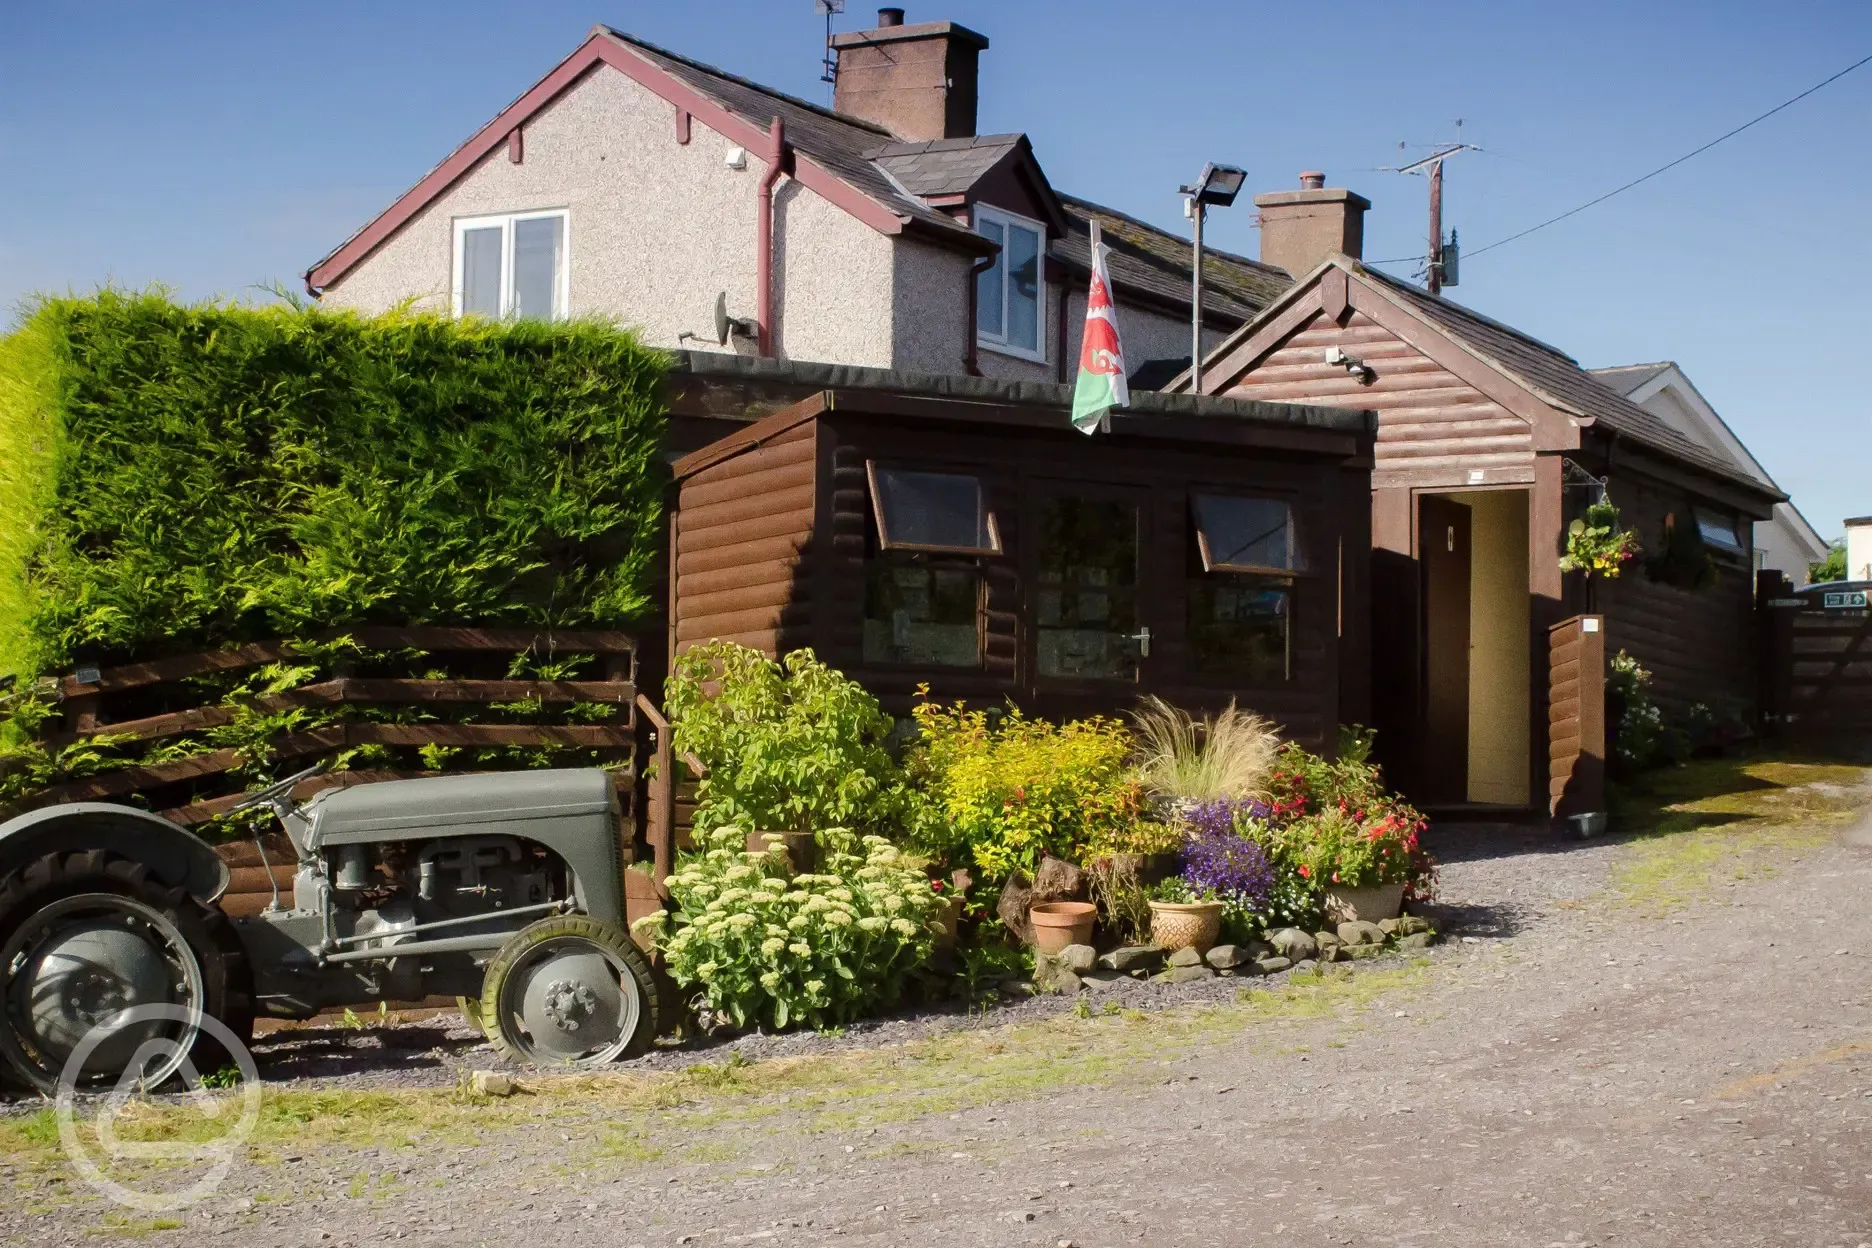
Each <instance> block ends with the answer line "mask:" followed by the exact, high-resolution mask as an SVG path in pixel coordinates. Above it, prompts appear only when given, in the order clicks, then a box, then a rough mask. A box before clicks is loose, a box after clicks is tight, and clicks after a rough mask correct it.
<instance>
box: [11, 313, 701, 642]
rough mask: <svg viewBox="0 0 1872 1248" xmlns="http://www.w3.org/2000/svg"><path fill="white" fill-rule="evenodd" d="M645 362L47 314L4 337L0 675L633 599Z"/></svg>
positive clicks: (647, 507) (569, 335)
mask: <svg viewBox="0 0 1872 1248" xmlns="http://www.w3.org/2000/svg"><path fill="white" fill-rule="evenodd" d="M664 367H665V357H663V356H662V355H661V354H660V353H658V352H655V351H652V350H650V349H648V348H646V347H644V346H642V345H641V344H639V343H638V342H637V340H636V339H635V338H634V337H632V336H631V335H630V334H628V333H625V332H622V331H620V330H617V329H615V328H612V327H610V326H607V325H603V324H599V323H588V322H574V323H559V324H542V323H537V322H520V323H514V324H498V323H488V322H482V321H474V320H463V321H457V320H451V319H447V318H443V317H436V316H419V315H407V314H398V315H391V316H385V317H378V318H366V317H360V316H357V315H353V314H350V313H344V312H328V311H323V310H319V309H301V308H293V307H285V306H280V307H268V308H249V307H237V306H229V305H225V304H199V305H194V306H182V305H178V304H176V303H173V302H171V301H169V300H167V299H165V298H163V297H161V296H160V295H156V294H127V293H121V292H114V291H106V292H103V293H100V294H98V295H96V296H94V297H91V298H84V299H78V298H46V299H43V300H41V301H39V302H38V303H37V304H36V305H34V306H32V307H31V308H29V309H28V311H27V313H26V315H25V318H24V320H23V321H22V323H21V325H20V327H19V328H18V329H17V330H16V331H15V332H13V333H12V334H10V335H9V336H8V337H6V338H4V339H0V672H4V671H14V672H18V673H22V674H38V673H44V672H49V671H53V670H57V669H60V668H63V667H67V666H69V665H70V664H71V663H72V662H73V660H75V659H77V658H80V657H83V658H87V659H97V660H100V661H105V662H110V661H116V660H121V659H125V658H142V657H147V656H149V655H151V654H159V653H172V652H178V651H187V650H191V649H199V648H202V647H204V646H212V645H216V644H221V643H225V642H233V641H239V640H243V639H248V638H254V637H265V636H280V635H303V634H306V633H309V632H311V631H314V630H317V629H321V628H324V627H328V626H332V625H341V624H351V623H367V622H370V623H395V624H466V623H490V624H491V623H503V622H504V623H514V624H531V625H553V626H560V627H570V626H596V627H605V626H617V625H624V624H628V623H629V622H630V621H631V620H632V619H633V617H635V616H638V615H639V614H641V613H642V612H643V611H644V609H645V608H646V607H648V606H649V605H650V594H649V590H650V586H651V583H652V581H653V579H654V575H655V567H656V560H657V556H658V553H659V551H660V549H661V539H660V537H659V535H658V530H659V528H660V522H661V502H662V497H663V484H664V479H665V474H664V471H663V469H662V467H661V465H660V463H659V459H658V452H659V449H660V447H661V444H662V435H663V429H664V411H663V408H662V406H661V402H660V399H659V393H658V392H659V385H658V382H659V379H660V377H661V375H662V372H663V369H664Z"/></svg>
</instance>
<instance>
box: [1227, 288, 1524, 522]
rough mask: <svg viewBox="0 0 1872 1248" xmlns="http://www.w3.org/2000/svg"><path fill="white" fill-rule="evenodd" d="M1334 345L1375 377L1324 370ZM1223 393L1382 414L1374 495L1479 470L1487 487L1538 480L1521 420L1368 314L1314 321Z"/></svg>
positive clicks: (1450, 479)
mask: <svg viewBox="0 0 1872 1248" xmlns="http://www.w3.org/2000/svg"><path fill="white" fill-rule="evenodd" d="M1329 347H1338V348H1340V349H1341V350H1343V351H1344V352H1345V353H1346V354H1347V355H1351V356H1354V357H1356V358H1358V359H1360V360H1363V361H1364V362H1365V363H1367V364H1369V365H1370V366H1371V367H1372V368H1373V370H1375V371H1376V373H1377V378H1376V379H1375V380H1374V381H1373V382H1372V383H1371V384H1370V385H1364V384H1361V383H1360V382H1359V380H1358V379H1357V378H1356V377H1353V376H1352V375H1351V374H1350V373H1348V372H1346V371H1345V369H1344V368H1341V367H1339V366H1337V365H1333V364H1328V363H1326V362H1325V354H1326V350H1327V348H1329ZM1223 393H1224V394H1225V395H1226V396H1227V397H1229V398H1233V399H1264V400H1267V401H1270V402H1281V403H1314V404H1322V405H1328V406H1335V407H1354V408H1367V409H1371V410H1374V411H1376V412H1377V413H1378V447H1377V453H1376V465H1375V467H1374V468H1373V471H1372V484H1373V486H1374V487H1377V488H1382V487H1384V486H1387V485H1393V484H1414V483H1417V482H1419V481H1420V480H1422V479H1423V477H1424V475H1425V474H1426V473H1434V474H1437V475H1438V476H1439V477H1440V478H1441V479H1440V480H1439V482H1438V483H1439V484H1452V485H1453V484H1459V483H1461V482H1463V481H1464V480H1465V479H1466V478H1467V475H1468V474H1469V473H1470V472H1472V471H1474V470H1476V469H1481V470H1482V471H1484V472H1485V473H1486V474H1487V480H1488V483H1489V484H1499V483H1503V482H1520V481H1531V480H1533V474H1532V471H1531V468H1530V464H1531V461H1532V456H1533V453H1534V448H1533V438H1532V434H1531V431H1530V429H1529V427H1528V423H1527V422H1526V421H1525V420H1523V419H1521V418H1520V417H1519V416H1517V415H1515V414H1514V413H1513V412H1510V411H1509V410H1508V409H1507V408H1505V407H1503V406H1501V405H1500V404H1499V403H1496V402H1495V401H1493V400H1492V399H1489V398H1488V397H1487V396H1485V395H1483V394H1482V393H1481V392H1480V391H1478V390H1476V389H1475V388H1474V387H1473V386H1471V385H1469V384H1468V383H1467V382H1465V381H1463V380H1462V379H1461V378H1459V377H1457V376H1455V375H1454V374H1453V373H1451V372H1449V370H1447V369H1445V368H1444V367H1443V366H1442V365H1440V364H1438V363H1437V362H1436V361H1435V360H1432V359H1431V358H1430V357H1429V356H1427V355H1425V354H1423V353H1422V352H1421V351H1419V350H1417V348H1415V347H1413V346H1411V345H1410V344H1409V343H1407V342H1405V341H1404V340H1402V339H1401V338H1399V337H1398V336H1397V335H1395V334H1393V333H1392V332H1391V331H1390V330H1388V329H1386V328H1385V327H1384V326H1382V325H1380V324H1378V323H1377V322H1376V321H1374V320H1372V319H1371V318H1370V317H1368V316H1366V315H1365V314H1364V313H1363V312H1356V311H1354V312H1351V313H1349V314H1348V316H1347V320H1346V323H1345V324H1344V325H1343V326H1342V325H1340V324H1338V323H1337V322H1335V321H1333V320H1331V319H1330V318H1328V317H1327V316H1326V314H1325V313H1324V312H1320V313H1317V314H1315V315H1314V316H1313V317H1311V318H1310V319H1309V320H1307V321H1306V322H1305V323H1304V324H1303V325H1301V326H1300V327H1299V328H1298V329H1297V330H1296V331H1295V332H1294V333H1292V334H1291V335H1290V336H1288V338H1287V339H1286V340H1285V341H1283V342H1282V343H1281V344H1280V345H1279V346H1277V347H1275V348H1274V349H1273V350H1272V351H1270V352H1269V353H1268V354H1267V355H1266V356H1265V357H1264V358H1263V359H1262V360H1261V362H1260V363H1258V364H1256V365H1255V367H1254V368H1253V369H1252V370H1251V371H1249V372H1248V373H1246V374H1245V375H1243V377H1242V378H1241V380H1240V381H1238V382H1237V383H1236V384H1235V385H1234V386H1232V387H1231V388H1229V389H1228V390H1226V391H1224V392H1223Z"/></svg>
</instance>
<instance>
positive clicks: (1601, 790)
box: [1547, 615, 1606, 818]
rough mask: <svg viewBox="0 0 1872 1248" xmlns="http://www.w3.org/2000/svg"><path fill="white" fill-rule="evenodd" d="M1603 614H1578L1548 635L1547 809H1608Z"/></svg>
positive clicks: (1559, 814) (1564, 812)
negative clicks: (1606, 793)
mask: <svg viewBox="0 0 1872 1248" xmlns="http://www.w3.org/2000/svg"><path fill="white" fill-rule="evenodd" d="M1605 672H1606V658H1605V617H1603V616H1598V615H1576V616H1573V617H1572V618H1571V619H1566V620H1562V621H1561V622H1560V623H1558V624H1556V625H1554V626H1553V628H1552V629H1550V630H1549V631H1548V634H1547V809H1548V813H1549V814H1551V815H1553V816H1554V817H1555V818H1565V817H1567V816H1569V815H1583V814H1592V813H1595V812H1598V811H1603V810H1604V809H1605V808H1606V800H1605V772H1606V757H1605V752H1606V722H1605Z"/></svg>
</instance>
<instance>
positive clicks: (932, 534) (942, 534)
mask: <svg viewBox="0 0 1872 1248" xmlns="http://www.w3.org/2000/svg"><path fill="white" fill-rule="evenodd" d="M875 472H876V476H877V493H878V496H877V500H876V501H877V507H878V519H879V521H880V526H879V527H880V530H881V532H882V534H883V537H884V539H885V541H886V542H887V543H888V544H889V545H891V546H944V547H949V548H951V549H956V550H979V551H983V552H986V553H989V554H992V553H994V551H995V540H994V531H993V528H992V527H991V526H990V524H989V521H988V508H987V505H986V504H985V502H984V500H983V498H982V488H981V481H980V480H979V479H977V478H975V477H971V476H966V475H964V474H962V473H957V472H905V471H903V470H902V469H898V468H879V469H876V470H875Z"/></svg>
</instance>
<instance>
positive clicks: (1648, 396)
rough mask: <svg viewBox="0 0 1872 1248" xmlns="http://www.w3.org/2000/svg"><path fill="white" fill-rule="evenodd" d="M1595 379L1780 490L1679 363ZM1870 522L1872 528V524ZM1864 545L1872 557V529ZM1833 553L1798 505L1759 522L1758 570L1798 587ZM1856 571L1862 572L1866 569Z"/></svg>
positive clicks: (1618, 370) (1779, 506)
mask: <svg viewBox="0 0 1872 1248" xmlns="http://www.w3.org/2000/svg"><path fill="white" fill-rule="evenodd" d="M1593 375H1594V376H1595V377H1597V378H1599V380H1600V381H1603V382H1604V383H1605V384H1606V385H1608V386H1610V387H1612V388H1613V389H1614V390H1616V391H1618V392H1619V393H1620V394H1622V395H1624V396H1625V397H1626V398H1628V399H1630V400H1631V401H1632V402H1634V403H1636V404H1637V405H1638V406H1639V407H1642V408H1644V409H1645V410H1646V411H1648V412H1650V413H1652V414H1653V415H1655V416H1658V417H1661V418H1662V419H1664V420H1665V421H1668V422H1669V423H1670V425H1671V427H1672V428H1674V429H1676V430H1677V431H1678V432H1679V433H1681V434H1683V435H1684V436H1685V437H1689V438H1694V439H1696V441H1697V442H1698V443H1700V444H1701V445H1703V446H1706V447H1709V448H1710V449H1711V450H1718V451H1721V452H1722V453H1723V454H1725V455H1727V456H1729V458H1731V459H1732V460H1734V461H1735V463H1736V466H1737V467H1739V468H1741V469H1742V470H1743V471H1744V472H1746V473H1748V475H1750V476H1752V477H1755V478H1757V479H1758V480H1760V481H1762V482H1764V483H1766V484H1768V485H1774V478H1773V477H1770V476H1769V475H1768V471H1767V469H1765V468H1763V467H1762V466H1761V462H1760V461H1759V460H1757V459H1756V458H1755V456H1753V455H1752V454H1750V453H1749V449H1748V447H1746V446H1744V445H1743V444H1742V439H1740V438H1738V437H1736V435H1735V431H1734V430H1732V429H1730V428H1729V426H1728V424H1726V423H1725V422H1724V421H1723V418H1722V417H1721V416H1718V415H1717V414H1716V409H1715V408H1713V407H1711V406H1710V404H1709V400H1708V399H1705V398H1704V397H1703V396H1702V395H1701V394H1700V393H1698V391H1697V388H1696V387H1695V386H1693V385H1691V384H1690V379H1689V378H1688V377H1686V376H1684V371H1683V369H1681V368H1679V367H1678V366H1677V365H1676V364H1674V363H1672V362H1671V361H1669V360H1664V361H1661V362H1659V363H1656V364H1622V365H1619V366H1617V367H1615V368H1596V369H1594V370H1593ZM1777 488H1779V487H1777ZM1856 523H1861V522H1859V521H1852V520H1849V521H1847V524H1848V526H1851V525H1853V524H1856ZM1864 523H1866V524H1868V525H1872V520H1868V521H1866V522H1864ZM1850 531H1851V530H1850V527H1849V529H1848V532H1850ZM1861 540H1862V542H1863V543H1864V545H1865V546H1866V547H1867V551H1866V556H1867V558H1872V528H1868V529H1867V530H1866V532H1865V536H1864V537H1863V538H1862V539H1861ZM1827 550H1828V545H1827V543H1826V541H1825V540H1824V539H1823V538H1821V536H1820V534H1819V533H1817V532H1815V531H1814V527H1813V525H1811V524H1808V523H1807V518H1806V517H1805V516H1803V515H1801V513H1800V511H1799V509H1798V508H1796V507H1795V506H1794V504H1793V502H1792V501H1789V502H1785V503H1776V504H1775V509H1774V518H1773V519H1772V520H1759V521H1757V522H1756V523H1755V566H1756V567H1757V568H1758V569H1759V568H1773V569H1774V570H1775V571H1777V572H1780V573H1781V574H1782V575H1783V576H1785V577H1787V578H1788V580H1790V581H1792V582H1793V583H1794V584H1795V585H1796V586H1800V585H1805V584H1807V583H1808V582H1809V580H1810V579H1811V578H1810V577H1809V576H1808V575H1807V567H1808V565H1809V564H1814V563H1819V562H1820V561H1822V560H1823V559H1825V558H1826V557H1827ZM1852 566H1853V567H1854V568H1855V569H1857V568H1859V567H1860V564H1858V563H1855V564H1853V565H1852Z"/></svg>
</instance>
